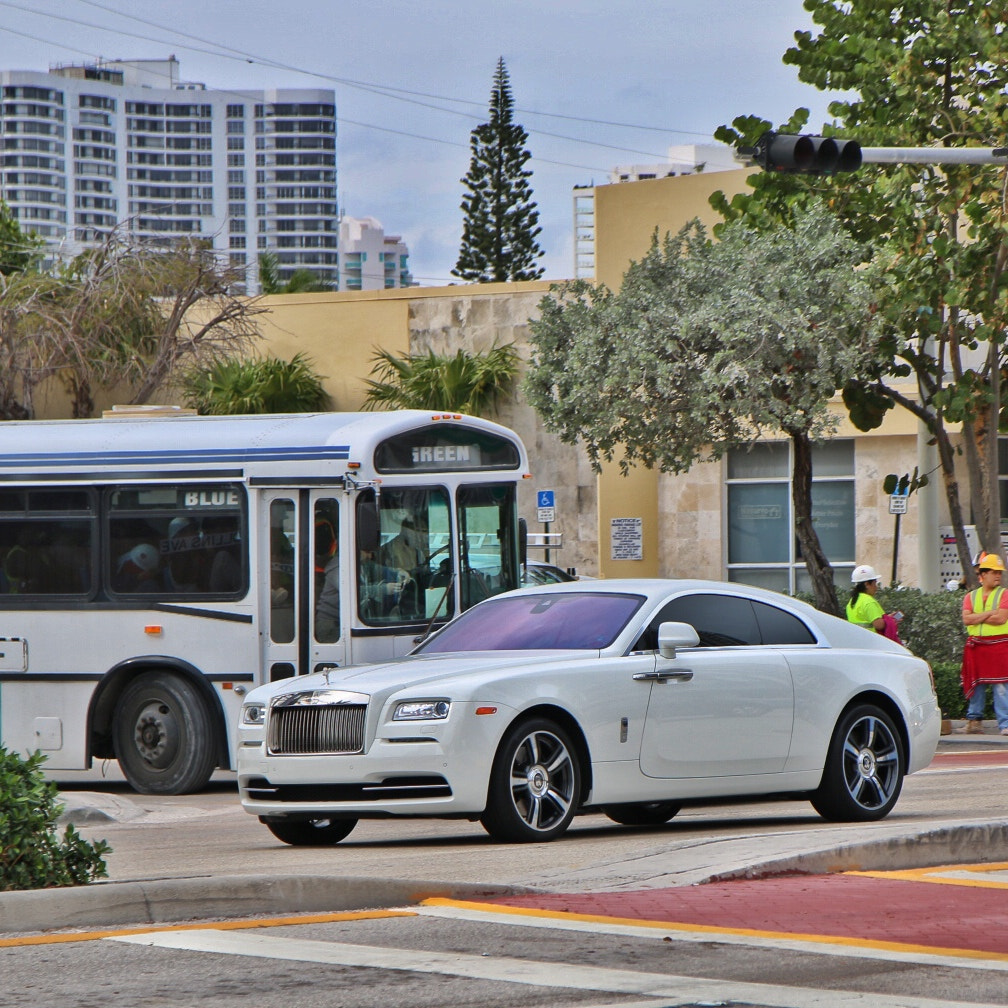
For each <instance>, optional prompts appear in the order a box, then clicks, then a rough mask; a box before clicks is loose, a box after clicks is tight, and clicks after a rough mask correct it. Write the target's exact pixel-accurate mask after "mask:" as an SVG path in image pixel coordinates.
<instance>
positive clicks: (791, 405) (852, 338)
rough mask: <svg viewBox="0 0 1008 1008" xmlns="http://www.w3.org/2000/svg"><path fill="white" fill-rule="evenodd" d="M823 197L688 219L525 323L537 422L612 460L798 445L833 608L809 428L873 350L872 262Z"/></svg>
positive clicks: (822, 587) (823, 417)
mask: <svg viewBox="0 0 1008 1008" xmlns="http://www.w3.org/2000/svg"><path fill="white" fill-rule="evenodd" d="M863 259H864V253H863V251H862V250H861V249H860V248H858V247H857V245H856V243H855V242H854V241H853V240H852V239H851V238H850V237H849V236H848V235H847V234H846V233H845V232H844V231H843V230H842V229H841V228H840V227H838V225H837V224H836V222H835V221H834V220H833V218H832V217H831V215H830V214H829V213H828V212H827V211H826V210H825V208H823V207H822V206H817V205H813V206H810V207H809V208H808V209H807V211H806V212H803V213H802V214H801V215H799V216H798V217H797V218H796V219H795V220H794V221H792V222H791V224H790V226H782V225H780V224H776V225H773V226H769V227H764V228H760V229H756V228H753V227H749V226H746V225H744V224H742V223H738V224H732V225H729V226H726V227H725V228H724V229H723V230H722V232H721V235H720V241H717V242H713V241H711V240H710V238H709V237H708V236H707V234H706V232H705V230H704V229H703V227H702V226H701V225H700V224H699V222H696V221H694V222H693V223H691V224H689V225H687V226H686V227H685V228H683V229H682V230H681V231H680V232H679V234H678V235H676V236H675V237H667V238H666V239H665V240H664V241H663V242H659V240H658V239H657V236H656V238H655V241H654V243H653V244H652V247H651V250H650V252H649V253H648V255H647V256H646V257H645V258H644V259H642V260H641V261H640V262H638V263H634V264H632V265H631V267H630V269H629V270H628V271H627V273H626V275H625V277H624V280H623V285H622V287H621V289H620V291H619V292H618V293H613V292H612V291H610V290H609V289H607V288H606V287H605V286H602V285H600V286H593V285H592V284H590V283H588V282H586V281H583V280H579V281H573V282H571V283H567V284H565V285H563V286H560V287H555V288H554V291H555V293H553V294H550V295H548V296H547V297H545V298H544V299H543V300H542V302H541V304H540V309H541V315H540V318H539V319H538V320H537V321H533V322H532V323H531V343H532V348H533V355H532V359H531V361H530V366H529V370H528V373H527V375H526V378H525V385H524V387H525V392H526V394H527V396H528V398H529V401H530V402H531V404H532V405H533V406H534V407H535V409H536V410H537V411H538V413H539V415H540V416H541V417H542V419H543V421H544V422H545V424H546V426H547V427H549V428H551V429H553V430H554V431H556V432H557V433H558V434H559V435H560V437H561V439H562V440H564V441H566V442H568V443H570V444H575V443H578V442H581V443H583V445H584V447H585V449H586V450H587V452H588V456H589V458H590V459H591V462H592V464H593V466H595V468H596V469H598V468H600V467H601V462H602V460H607V461H612V459H613V458H614V457H615V455H616V453H617V451H618V450H621V451H622V457H621V459H620V466H621V467H622V469H623V471H624V472H626V471H627V470H628V467H629V466H630V465H631V464H632V463H641V464H643V465H645V466H648V467H657V468H658V469H660V470H661V471H663V472H677V473H681V472H686V471H687V470H688V469H689V468H690V467H691V466H692V465H694V464H695V463H696V462H698V461H703V460H708V459H716V458H719V457H720V456H721V455H723V454H724V452H726V451H727V450H728V449H729V448H732V447H737V446H741V445H745V444H748V443H751V442H752V441H753V440H754V439H755V438H757V437H759V436H760V435H761V434H779V433H780V432H783V433H784V434H786V435H787V437H788V438H789V439H790V441H791V444H792V447H793V452H794V475H793V482H792V500H793V503H794V510H795V517H796V523H797V527H796V534H797V536H798V539H799V542H800V543H801V547H802V554H803V556H804V558H805V564H806V567H807V569H808V572H809V575H810V577H811V579H812V585H813V588H814V591H815V595H816V601H817V604H818V605H819V607H820V608H821V609H823V610H824V611H826V612H832V613H838V612H839V605H838V602H837V596H836V589H835V587H834V584H833V576H832V570H831V567H830V564H829V560H828V558H827V557H826V556H825V554H824V553H823V550H822V548H821V546H820V544H819V538H818V536H817V534H816V530H815V527H814V525H813V522H812V443H813V441H814V440H816V439H819V438H821V437H824V436H826V435H828V434H829V433H831V432H832V430H833V429H834V427H835V418H834V416H833V415H832V414H831V412H830V411H829V409H828V403H829V401H830V399H831V397H832V396H833V395H834V394H835V392H836V390H837V389H839V388H843V386H844V385H845V384H846V383H847V382H848V381H849V380H850V379H851V378H852V377H853V376H854V375H857V374H858V373H860V372H861V370H862V369H863V368H864V366H865V361H866V360H872V359H874V356H875V354H876V353H877V350H878V348H877V343H876V335H875V323H874V320H875V314H876V313H875V303H874V297H875V291H874V277H873V273H872V271H871V270H870V269H858V268H857V266H858V264H859V263H861V262H862V260H863Z"/></svg>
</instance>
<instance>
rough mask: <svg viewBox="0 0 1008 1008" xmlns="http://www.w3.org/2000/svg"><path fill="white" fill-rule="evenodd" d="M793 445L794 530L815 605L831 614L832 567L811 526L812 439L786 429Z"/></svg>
mask: <svg viewBox="0 0 1008 1008" xmlns="http://www.w3.org/2000/svg"><path fill="white" fill-rule="evenodd" d="M789 434H790V436H791V444H792V445H793V446H794V473H793V475H792V477H791V501H792V503H793V504H794V513H795V531H796V533H797V535H798V543H799V545H800V546H801V551H802V556H803V557H804V558H805V567H806V569H807V570H808V572H809V577H810V578H811V579H812V590H813V592H814V593H815V599H816V608H818V609H821V610H822V611H823V612H824V613H829V614H830V615H831V616H839V615H840V602H839V600H838V599H837V593H836V585H835V584H834V583H833V568H832V567H831V566H830V562H829V560H827V559H826V554H825V553H823V550H822V546H821V545H820V543H819V536H818V534H817V533H816V530H815V528H814V526H813V525H812V442H811V441H810V440H809V436H808V434H807V433H806V432H805V431H789Z"/></svg>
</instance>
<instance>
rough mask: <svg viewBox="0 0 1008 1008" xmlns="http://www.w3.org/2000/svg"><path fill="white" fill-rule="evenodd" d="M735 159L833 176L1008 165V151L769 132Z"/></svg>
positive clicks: (781, 169) (789, 171)
mask: <svg viewBox="0 0 1008 1008" xmlns="http://www.w3.org/2000/svg"><path fill="white" fill-rule="evenodd" d="M735 159H736V160H737V161H741V162H743V163H744V164H749V165H754V164H755V165H759V166H760V167H761V168H763V169H765V170H766V171H776V172H784V173H785V174H790V175H833V174H834V173H836V172H849V171H856V170H857V169H858V168H859V167H860V166H861V165H862V164H961V165H1008V147H959V148H956V147H862V146H861V144H860V143H859V142H858V141H857V140H850V139H847V138H845V137H824V136H818V135H815V134H811V133H803V134H791V133H776V132H774V131H773V130H767V132H765V133H763V134H762V135H761V136H760V137H759V139H758V140H757V141H756V142H755V144H753V145H752V146H751V147H745V146H743V147H739V148H738V149H737V150H736V151H735Z"/></svg>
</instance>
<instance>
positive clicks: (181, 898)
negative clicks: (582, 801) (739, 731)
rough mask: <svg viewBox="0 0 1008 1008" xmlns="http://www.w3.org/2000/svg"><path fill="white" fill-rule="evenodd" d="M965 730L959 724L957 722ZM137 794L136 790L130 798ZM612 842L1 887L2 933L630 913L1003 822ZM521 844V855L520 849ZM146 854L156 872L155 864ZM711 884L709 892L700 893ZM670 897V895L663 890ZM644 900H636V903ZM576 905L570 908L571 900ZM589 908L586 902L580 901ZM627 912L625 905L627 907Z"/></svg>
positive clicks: (73, 806) (993, 743)
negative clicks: (535, 869) (198, 921)
mask: <svg viewBox="0 0 1008 1008" xmlns="http://www.w3.org/2000/svg"><path fill="white" fill-rule="evenodd" d="M960 726H961V725H960ZM986 728H987V731H986V733H985V734H984V735H965V734H959V733H954V734H952V735H947V736H943V737H942V739H941V742H940V744H939V753H940V754H941V753H946V754H954V753H956V752H957V751H963V750H970V751H972V752H976V751H977V750H981V751H982V750H984V749H989V750H991V751H992V753H994V754H995V755H996V754H997V753H998V752H1003V749H1004V747H1008V737H1003V736H1000V735H999V734H997V729H996V726H994V725H993V724H992V723H991V722H987V724H986ZM134 797H135V796H134ZM61 798H62V800H63V801H64V803H65V806H66V811H65V814H64V820H65V821H67V822H72V823H74V824H75V825H76V826H78V827H82V828H83V827H86V826H88V825H90V824H95V823H102V822H118V823H123V822H125V823H128V822H129V821H130V820H131V818H134V817H136V816H137V814H138V813H137V803H136V802H135V801H133V800H132V799H131V798H130V797H128V796H122V795H118V794H110V793H98V792H84V791H64V792H63V793H62V795H61ZM616 846H617V845H613V844H607V845H606V855H605V856H606V857H609V856H611V857H612V860H608V861H606V860H601V861H600V860H596V861H594V862H592V863H589V864H581V865H577V866H568V867H566V868H562V869H555V870H551V871H549V872H548V873H546V874H544V875H543V876H542V877H537V878H535V879H534V882H535V885H534V887H532V886H524V887H523V886H517V885H513V884H508V885H500V886H490V885H480V884H473V883H465V882H460V881H459V882H450V881H445V882H437V881H434V882H432V881H430V880H417V879H413V880H410V879H400V878H391V877H384V878H374V877H352V876H333V875H328V874H326V875H322V874H318V873H314V874H299V875H282V874H269V873H262V874H255V873H248V874H235V875H224V876H215V877H211V876H202V877H182V878H151V879H134V880H130V881H114V882H99V883H94V884H91V885H88V886H80V887H76V888H68V889H49V890H39V891H29V892H11V893H0V933H7V934H11V933H22V934H23V933H27V932H35V931H51V930H58V929H65V928H110V927H120V926H124V925H135V924H161V923H168V922H173V921H181V920H186V919H191V918H207V917H219V918H233V917H244V916H252V915H277V914H294V913H318V912H337V911H346V910H358V909H365V908H382V907H398V906H404V905H413V904H416V903H418V902H420V901H421V900H425V899H449V900H461V901H482V900H485V899H491V900H493V901H494V902H499V901H502V900H509V899H513V898H515V897H519V898H521V899H523V900H526V901H529V905H534V904H535V903H536V900H538V901H539V904H538V905H545V904H543V901H544V900H545V901H546V904H548V903H549V902H550V900H552V899H553V895H552V894H559V895H556V898H557V899H566V900H568V901H571V900H574V899H575V897H577V898H578V899H584V900H594V901H595V902H594V903H592V904H590V905H593V906H596V907H598V906H603V905H604V906H606V907H608V908H609V913H608V916H614V917H624V916H633V914H632V913H630V912H629V908H630V907H632V906H633V905H634V904H635V901H636V905H638V906H640V905H647V903H648V898H646V897H642V896H641V894H642V893H652V894H654V895H653V896H652V897H650V900H651V904H652V905H653V912H655V913H657V912H658V909H659V906H658V902H656V901H659V902H660V900H659V896H658V894H659V893H665V894H667V893H669V892H670V891H671V890H672V889H677V888H680V887H683V886H690V885H694V884H696V883H699V882H717V881H726V880H740V879H765V878H767V877H769V876H781V875H786V874H796V873H798V874H802V875H810V874H820V873H822V874H827V873H837V872H845V871H871V870H893V869H914V868H923V867H926V866H932V865H940V864H958V863H967V862H974V861H977V860H978V852H982V853H983V857H982V858H980V860H983V861H986V862H1002V861H1004V862H1008V817H1002V818H992V819H990V820H988V821H984V822H968V823H962V822H960V823H957V824H956V825H955V826H948V825H947V824H945V823H942V822H940V821H935V822H931V823H921V822H919V821H913V822H900V821H898V820H894V821H892V822H887V821H883V822H881V823H873V824H870V826H869V827H865V828H857V827H854V828H852V827H850V826H837V827H828V826H827V827H824V828H822V829H817V830H815V831H814V832H810V831H808V830H799V829H786V828H783V829H780V830H777V831H775V832H773V833H772V834H767V833H765V832H762V833H760V834H758V835H745V836H735V837H721V838H712V837H710V836H703V835H699V836H689V835H686V836H684V837H683V838H682V839H681V840H679V841H678V842H674V843H672V842H663V843H660V844H655V845H653V846H654V850H653V852H651V851H649V852H648V853H646V854H644V855H640V854H636V855H635V856H633V857H632V859H619V858H618V856H617V855H618V851H616V850H615V849H614V848H615V847H616ZM524 850H526V851H527V850H528V849H527V848H525V849H524ZM157 864H158V862H157V859H156V857H152V859H151V865H152V868H151V870H152V872H153V871H156V870H157V869H156V867H155V865H157ZM706 889H707V887H705V891H706ZM665 898H666V900H667V897H665ZM642 900H643V903H642ZM572 905H573V904H572ZM584 905H588V904H584ZM623 911H627V912H623Z"/></svg>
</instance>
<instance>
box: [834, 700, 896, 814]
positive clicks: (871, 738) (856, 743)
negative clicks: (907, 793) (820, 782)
mask: <svg viewBox="0 0 1008 1008" xmlns="http://www.w3.org/2000/svg"><path fill="white" fill-rule="evenodd" d="M843 778H844V783H845V785H846V787H847V791H848V793H849V795H850V797H851V799H852V800H853V801H854V802H855V803H856V804H857V805H859V806H860V807H861V808H863V809H866V810H874V809H878V808H882V807H883V806H884V805H886V804H887V803H888V802H889V801H890V800H891V799H892V797H893V794H894V793H895V792H897V791H898V790H899V786H900V783H901V779H902V773H901V769H900V755H899V746H898V744H897V741H896V738H895V736H894V735H893V732H892V729H891V728H890V726H889V725H888V724H887V723H886V722H885V721H883V720H882V719H881V718H879V717H877V716H875V715H874V714H866V715H865V716H863V717H860V718H858V719H857V720H856V721H854V722H853V723H852V724H851V726H850V728H849V729H848V731H847V737H846V738H845V739H844V745H843Z"/></svg>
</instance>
